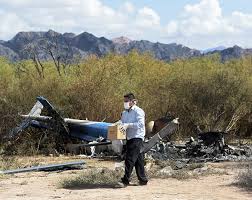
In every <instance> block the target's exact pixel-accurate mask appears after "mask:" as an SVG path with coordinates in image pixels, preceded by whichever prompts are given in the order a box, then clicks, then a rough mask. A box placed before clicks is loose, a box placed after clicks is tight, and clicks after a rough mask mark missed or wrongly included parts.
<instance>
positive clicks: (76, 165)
mask: <svg viewBox="0 0 252 200" xmlns="http://www.w3.org/2000/svg"><path fill="white" fill-rule="evenodd" d="M84 164H85V162H84V161H75V162H67V163H62V164H51V165H44V166H34V167H27V168H22V169H13V170H5V171H0V174H16V173H23V172H31V171H54V170H66V169H80V168H82V167H83V165H84Z"/></svg>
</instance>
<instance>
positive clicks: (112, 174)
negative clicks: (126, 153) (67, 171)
mask: <svg viewBox="0 0 252 200" xmlns="http://www.w3.org/2000/svg"><path fill="white" fill-rule="evenodd" d="M122 175H123V173H122V171H116V170H109V169H106V168H103V169H90V170H87V171H85V172H83V173H82V174H80V175H77V176H75V177H68V178H64V179H62V180H60V182H59V185H58V186H59V188H92V187H115V186H116V184H117V182H118V181H119V180H120V177H122Z"/></svg>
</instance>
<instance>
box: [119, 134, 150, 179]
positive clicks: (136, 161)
mask: <svg viewBox="0 0 252 200" xmlns="http://www.w3.org/2000/svg"><path fill="white" fill-rule="evenodd" d="M142 145H143V140H142V139H141V138H133V139H130V140H127V143H126V157H125V174H124V177H123V178H122V181H123V182H124V183H125V184H129V182H130V176H131V173H132V171H133V168H134V167H135V169H136V174H137V177H138V180H139V181H140V182H142V183H147V182H148V179H147V177H146V175H145V170H144V153H140V149H141V147H142Z"/></svg>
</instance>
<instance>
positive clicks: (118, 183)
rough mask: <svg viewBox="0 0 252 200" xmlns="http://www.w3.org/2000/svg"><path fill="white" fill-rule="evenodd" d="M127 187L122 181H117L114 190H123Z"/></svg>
mask: <svg viewBox="0 0 252 200" xmlns="http://www.w3.org/2000/svg"><path fill="white" fill-rule="evenodd" d="M127 186H128V184H125V183H124V182H123V181H118V182H117V184H116V185H115V187H116V188H125V187H127Z"/></svg>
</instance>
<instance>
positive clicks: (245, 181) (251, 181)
mask: <svg viewBox="0 0 252 200" xmlns="http://www.w3.org/2000/svg"><path fill="white" fill-rule="evenodd" d="M237 179H238V181H237V183H236V185H238V186H240V187H243V188H246V189H248V190H252V164H249V165H247V166H246V167H245V169H244V170H243V171H242V172H240V173H239V175H238V177H237Z"/></svg>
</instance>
